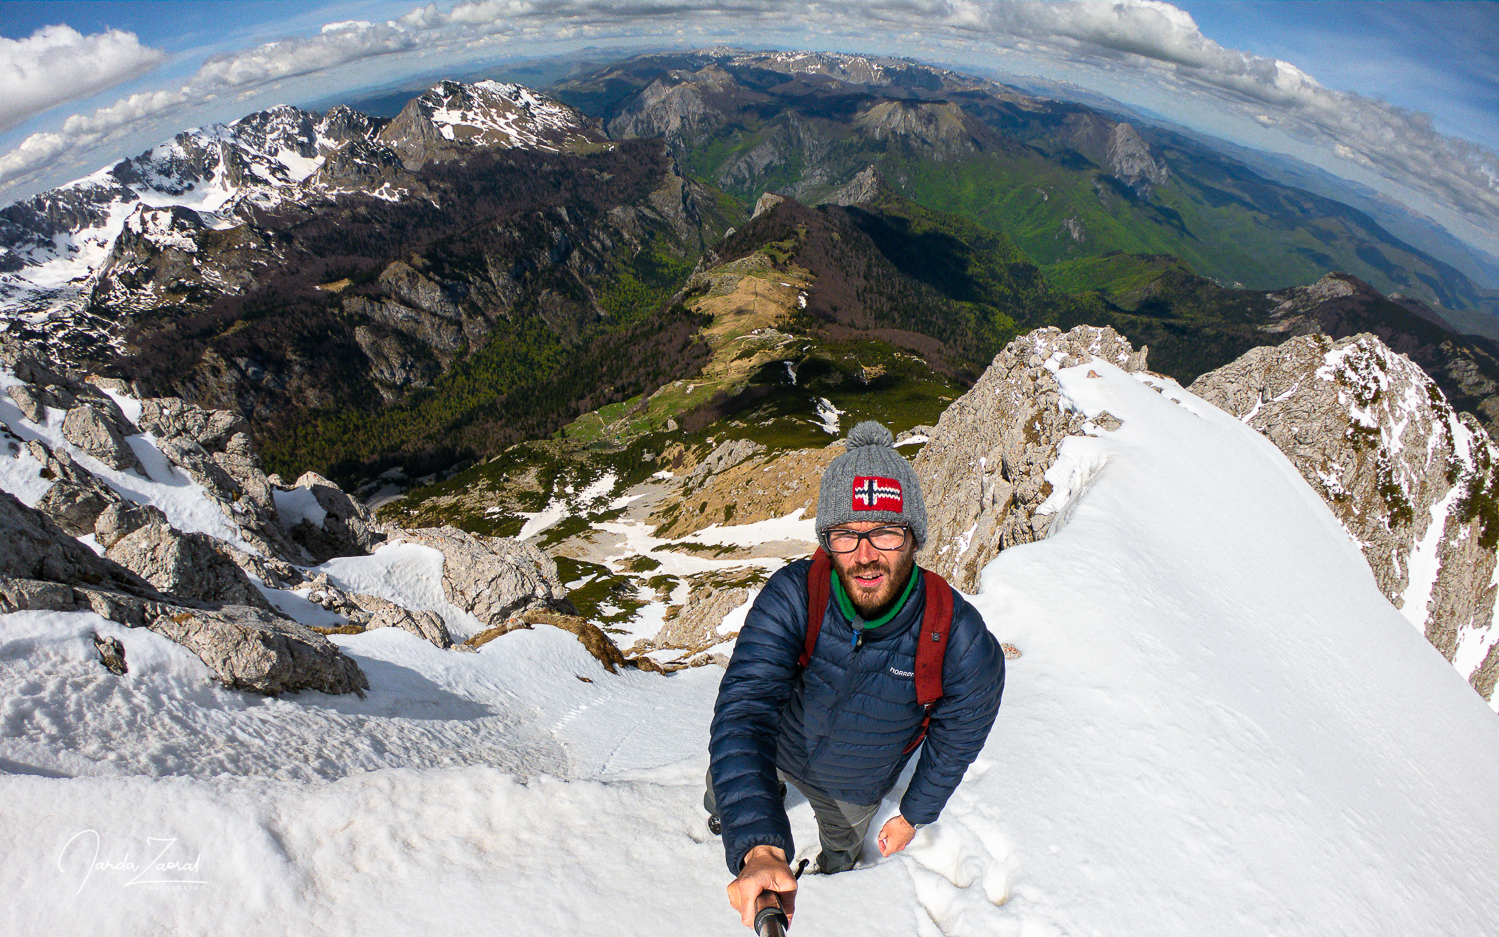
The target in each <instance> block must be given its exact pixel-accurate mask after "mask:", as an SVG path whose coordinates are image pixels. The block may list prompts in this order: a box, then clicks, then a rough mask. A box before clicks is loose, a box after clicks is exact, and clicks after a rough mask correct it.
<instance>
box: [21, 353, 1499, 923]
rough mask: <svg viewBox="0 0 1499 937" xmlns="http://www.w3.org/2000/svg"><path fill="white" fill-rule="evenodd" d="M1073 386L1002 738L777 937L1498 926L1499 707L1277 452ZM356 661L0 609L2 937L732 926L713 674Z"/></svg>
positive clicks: (1003, 595)
mask: <svg viewBox="0 0 1499 937" xmlns="http://www.w3.org/2000/svg"><path fill="white" fill-rule="evenodd" d="M1090 367H1091V369H1092V370H1094V371H1095V372H1097V373H1099V374H1100V375H1101V377H1100V378H1099V379H1096V380H1095V379H1089V378H1087V377H1086V376H1085V375H1086V372H1087V371H1088V370H1089V368H1090ZM1060 379H1061V381H1062V386H1063V388H1064V390H1065V391H1066V392H1067V394H1068V395H1070V398H1071V400H1072V401H1073V403H1074V405H1075V406H1077V407H1078V408H1080V409H1082V410H1083V411H1084V412H1086V413H1089V414H1092V413H1096V412H1098V411H1100V410H1102V409H1107V410H1108V411H1109V412H1110V413H1112V414H1114V415H1115V416H1116V417H1118V418H1120V419H1122V420H1123V425H1122V427H1120V428H1119V429H1118V430H1117V431H1115V432H1113V433H1109V434H1105V435H1102V436H1099V437H1096V438H1087V439H1071V440H1069V441H1067V442H1066V443H1065V444H1064V447H1063V450H1062V459H1061V460H1060V461H1059V464H1058V465H1057V466H1056V467H1054V469H1053V471H1052V472H1051V473H1050V475H1049V478H1050V480H1051V481H1052V483H1053V485H1054V486H1055V488H1056V492H1057V493H1056V495H1055V497H1054V499H1053V502H1052V505H1051V507H1053V508H1055V509H1056V510H1058V511H1059V512H1061V513H1062V514H1063V516H1064V520H1063V521H1062V522H1061V523H1059V524H1058V525H1056V526H1055V527H1054V528H1053V529H1054V532H1053V534H1052V535H1051V537H1050V538H1049V539H1047V540H1045V541H1042V542H1039V543H1035V544H1029V545H1026V546H1021V547H1016V548H1014V549H1011V550H1008V551H1006V552H1004V553H1003V554H1001V555H1000V556H999V557H998V558H997V559H996V560H995V561H994V562H993V563H992V564H991V565H990V566H989V567H988V568H987V569H986V571H985V574H984V579H983V583H984V585H983V589H982V592H981V594H980V595H979V596H977V597H976V599H975V601H976V603H977V604H978V605H979V607H980V608H981V610H982V611H983V612H984V613H985V616H986V618H987V620H988V621H989V623H990V626H991V628H993V630H995V632H996V633H997V634H998V635H999V636H1000V637H1001V638H1002V639H1003V640H1005V641H1008V642H1011V643H1014V644H1016V645H1017V646H1018V647H1020V648H1021V650H1022V651H1023V652H1024V656H1023V657H1021V658H1020V659H1018V660H1015V661H1012V662H1011V663H1010V670H1009V685H1008V687H1007V692H1006V697H1005V704H1004V707H1003V708H1002V709H1001V712H1000V717H999V721H998V724H997V725H996V728H995V730H994V733H993V735H992V737H991V739H990V742H989V745H988V747H987V748H986V750H985V751H984V753H983V755H982V756H981V758H980V760H979V761H978V763H976V764H975V766H974V768H973V769H972V770H971V771H970V773H969V776H968V778H967V780H966V781H965V783H964V784H963V786H962V787H960V788H959V790H958V792H957V794H956V795H955V796H954V798H953V800H952V801H951V802H950V804H949V806H948V809H947V811H946V812H945V813H944V815H943V817H942V819H941V821H939V822H938V823H936V824H934V825H932V826H931V827H928V828H927V829H924V830H923V831H921V832H920V833H919V834H918V837H917V839H916V841H915V842H914V843H913V845H912V846H911V848H910V849H909V850H907V852H906V853H904V854H901V855H898V856H896V857H893V858H892V859H890V860H886V861H882V862H878V863H875V864H874V865H873V866H872V867H869V868H865V869H862V870H859V871H855V872H852V873H848V874H845V875H840V876H836V877H833V878H827V879H822V878H817V879H808V880H806V881H805V882H804V885H803V893H802V897H801V899H800V901H799V902H798V914H797V920H796V927H795V928H794V932H796V933H806V934H854V933H858V934H867V935H873V937H880V935H909V934H913V933H914V934H924V935H936V934H948V935H1017V937H1019V935H1024V937H1039V935H1092V934H1100V935H1103V934H1108V935H1114V934H1118V935H1146V934H1148V935H1183V937H1204V935H1225V937H1227V935H1234V937H1238V935H1245V934H1284V935H1317V937H1322V935H1335V934H1359V935H1364V934H1369V935H1375V934H1390V935H1400V937H1408V935H1413V934H1420V935H1429V934H1452V935H1475V934H1484V933H1492V932H1493V931H1492V928H1493V922H1494V921H1495V920H1499V788H1496V779H1499V731H1496V730H1499V725H1496V723H1495V719H1494V714H1493V713H1492V712H1490V711H1489V710H1488V709H1487V708H1486V707H1485V706H1484V705H1483V702H1482V700H1481V699H1479V698H1478V697H1477V696H1476V695H1475V694H1474V693H1473V692H1472V690H1471V689H1470V688H1469V687H1468V686H1467V685H1466V684H1465V683H1464V682H1463V680H1462V678H1461V677H1460V676H1459V675H1458V674H1457V673H1456V672H1455V671H1454V670H1453V669H1452V668H1451V666H1450V665H1448V664H1447V662H1446V661H1445V660H1443V659H1442V657H1441V656H1440V655H1439V654H1438V653H1437V652H1436V651H1435V650H1434V649H1433V648H1432V647H1431V646H1430V645H1428V644H1427V643H1426V642H1425V641H1424V640H1423V639H1422V638H1421V637H1420V635H1418V634H1416V633H1415V632H1414V630H1413V629H1412V628H1411V627H1410V626H1409V624H1408V623H1406V622H1405V620H1404V619H1403V618H1402V617H1401V615H1400V614H1399V613H1398V612H1396V611H1395V610H1394V609H1393V608H1392V607H1391V606H1390V605H1389V603H1388V602H1387V601H1386V600H1385V599H1384V598H1383V597H1382V596H1381V595H1380V594H1379V592H1378V591H1377V589H1376V587H1375V585H1374V582H1373V579H1372V576H1371V574H1370V573H1369V570H1368V567H1367V565H1366V564H1365V563H1364V561H1363V559H1362V557H1361V556H1360V555H1359V553H1358V551H1357V548H1356V547H1355V546H1354V545H1353V544H1352V543H1350V542H1349V541H1348V539H1347V537H1346V536H1345V535H1344V533H1343V531H1342V530H1341V528H1340V527H1339V525H1338V524H1337V522H1336V520H1335V519H1334V518H1333V517H1332V515H1331V513H1330V512H1329V511H1328V509H1327V508H1326V507H1325V506H1324V504H1323V503H1322V501H1321V500H1320V499H1319V498H1318V497H1317V496H1316V495H1315V494H1314V493H1313V492H1312V491H1311V490H1310V489H1309V488H1308V487H1307V485H1306V484H1305V482H1303V481H1302V479H1301V478H1300V477H1299V475H1298V474H1297V473H1296V471H1295V470H1294V469H1293V468H1292V467H1291V466H1290V464H1289V463H1288V462H1287V461H1286V460H1285V459H1284V457H1283V456H1281V454H1280V453H1279V452H1278V451H1277V450H1276V449H1275V448H1274V447H1273V446H1272V445H1271V444H1270V443H1269V442H1268V441H1266V440H1265V439H1263V438H1262V437H1260V436H1259V435H1258V434H1256V433H1255V432H1254V431H1252V430H1250V429H1248V428H1247V427H1245V426H1243V425H1241V424H1239V423H1238V422H1237V421H1235V420H1234V419H1233V418H1231V417H1229V416H1228V415H1227V414H1224V413H1221V412H1220V411H1218V410H1216V409H1215V408H1213V407H1211V406H1209V405H1207V404H1205V403H1203V402H1201V401H1200V400H1198V399H1197V398H1195V397H1193V396H1192V395H1190V394H1188V393H1187V392H1185V391H1183V390H1181V389H1180V388H1178V387H1176V386H1175V385H1173V384H1170V383H1169V382H1165V383H1160V384H1158V386H1159V387H1160V388H1161V389H1162V390H1163V391H1164V393H1156V392H1155V391H1154V390H1153V389H1152V388H1151V387H1148V386H1146V384H1145V383H1144V382H1145V381H1156V380H1158V379H1155V378H1151V377H1148V376H1147V375H1141V376H1140V378H1139V379H1137V378H1136V377H1133V376H1130V375H1127V374H1125V373H1123V372H1121V371H1119V370H1117V369H1116V368H1113V367H1112V366H1110V365H1107V364H1104V363H1101V362H1095V363H1093V364H1092V365H1091V366H1085V367H1082V368H1075V369H1070V370H1067V371H1063V372H1062V373H1061V374H1060ZM373 561H374V558H372V560H371V562H373ZM339 562H340V563H344V564H348V563H350V562H351V561H349V560H341V561H339ZM356 562H357V561H356ZM344 573H345V574H346V575H351V576H352V575H355V573H356V571H355V570H352V569H348V568H345V569H344ZM95 627H97V628H99V629H101V630H106V631H107V632H108V633H110V634H116V635H118V636H119V637H120V639H121V640H122V641H123V642H124V643H125V645H126V647H127V649H128V657H129V659H130V660H131V662H132V665H133V666H132V671H131V673H130V674H129V675H128V676H126V677H124V678H115V677H113V676H110V675H109V674H107V673H105V672H104V671H103V670H102V669H100V668H98V667H97V665H96V664H94V663H93V661H92V660H91V659H90V656H89V655H91V654H92V650H91V648H90V647H89V645H88V644H87V637H86V635H87V631H88V630H89V629H91V628H95ZM339 640H340V643H341V645H342V646H343V647H344V649H345V651H346V652H347V653H350V654H352V655H353V656H355V657H356V658H358V660H359V663H360V666H361V667H363V668H364V669H365V672H366V673H367V674H369V677H370V682H371V685H372V687H373V689H372V691H371V693H370V695H369V697H368V699H366V700H363V701H358V700H345V699H336V700H335V699H332V698H329V697H324V696H320V695H318V694H313V693H306V694H301V695H299V696H296V697H287V698H284V699H280V700H253V701H252V700H247V699H246V698H244V697H242V696H239V695H238V694H230V693H227V692H225V691H220V690H217V689H214V688H213V687H211V686H210V685H208V684H207V682H206V671H205V670H204V669H203V668H202V667H201V665H200V664H197V662H196V661H195V660H194V659H192V658H190V656H188V655H186V654H185V653H184V652H180V650H179V649H176V648H175V647H174V646H173V645H170V644H168V643H166V642H164V641H162V640H161V639H160V638H158V637H157V636H155V635H153V634H150V633H147V632H144V631H128V630H126V629H122V628H118V627H117V626H113V625H109V624H108V623H105V622H102V621H100V620H97V619H93V618H91V616H87V615H82V614H74V615H62V614H45V613H18V614H13V615H9V616H4V618H3V620H0V767H3V768H4V769H5V770H7V771H10V772H14V774H13V775H11V776H0V844H3V846H0V848H3V850H4V855H5V856H7V857H8V858H9V859H11V861H10V862H7V863H6V864H5V866H4V871H3V872H0V882H3V886H0V887H3V889H4V892H5V893H6V894H7V895H8V896H10V901H8V902H7V907H6V910H5V912H4V915H3V916H0V932H5V933H18V934H20V933H44V932H56V933H78V932H84V931H87V932H91V933H104V934H109V933H128V934H135V933H148V932H159V931H163V930H165V931H169V932H174V933H189V934H198V933H204V934H206V933H220V932H223V931H226V930H227V931H229V932H242V933H279V932H294V933H313V932H316V933H330V934H354V933H381V934H405V933H422V934H426V933H432V932H438V933H442V932H457V933H476V934H507V935H508V934H558V933H570V934H610V935H613V934H653V935H655V934H661V933H691V934H735V933H744V931H742V930H741V928H740V927H739V925H738V922H737V917H736V916H735V915H734V914H733V913H732V912H730V910H729V908H728V906H727V903H726V901H725V899H724V893H723V886H724V885H725V884H726V876H725V873H724V869H723V860H722V850H721V848H720V845H719V843H718V842H717V841H716V840H715V839H713V838H711V837H709V836H708V834H707V832H706V830H705V828H704V824H703V820H704V814H703V812H702V808H701V806H700V804H699V799H700V797H701V792H702V774H703V769H704V768H705V766H706V753H705V752H704V746H705V743H706V735H707V724H708V720H709V717H710V712H711V706H712V698H713V694H714V691H715V684H716V681H717V677H718V674H719V673H720V672H719V671H718V670H716V669H715V668H711V667H710V668H700V669H696V670H688V671H682V672H680V673H677V674H674V675H672V676H670V677H664V678H663V677H659V676H655V675H650V674H644V673H639V672H633V671H632V672H625V673H622V674H620V675H610V674H607V673H606V672H604V671H603V670H602V669H601V668H600V666H599V665H598V664H597V662H595V661H594V659H593V658H592V657H590V656H588V655H587V654H586V652H584V651H583V649H582V647H581V646H580V645H579V644H578V642H577V641H576V640H574V639H573V638H572V636H571V635H568V634H565V633H562V632H560V631H557V630H555V629H549V628H538V629H537V630H535V631H520V632H516V633H513V634H509V635H506V636H504V637H502V638H500V639H497V640H495V641H493V642H491V643H489V644H487V645H485V646H484V647H483V648H482V650H481V651H480V653H478V654H454V653H451V652H446V653H445V652H440V651H437V650H436V649H434V648H432V647H431V646H430V645H427V644H424V643H423V642H421V641H419V640H417V639H416V638H414V637H412V636H410V635H407V634H405V633H403V632H397V631H395V629H385V630H384V631H381V632H374V633H369V634H364V635H357V636H350V637H344V638H340V639H339ZM55 775H76V776H73V777H57V776H55ZM895 801H896V797H892V798H891V800H890V801H889V802H888V803H887V804H886V805H885V808H884V812H885V813H887V814H888V813H889V812H891V811H893V810H894V804H895ZM791 815H792V821H793V826H794V828H795V831H796V833H797V837H798V840H799V841H801V842H804V843H805V842H810V841H811V839H812V829H813V827H812V821H811V816H810V812H809V810H808V808H807V806H806V804H805V803H802V802H800V801H799V800H795V801H793V803H792V805H791ZM158 856H159V857H158ZM867 856H868V857H869V858H871V859H872V858H873V857H874V856H873V854H872V853H868V854H867ZM153 857H158V858H157V861H156V862H155V863H154V864H153V863H152V862H151V861H150V860H152V858H153ZM153 882H154V883H155V884H152V883H153Z"/></svg>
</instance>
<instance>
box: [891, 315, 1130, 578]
mask: <svg viewBox="0 0 1499 937" xmlns="http://www.w3.org/2000/svg"><path fill="white" fill-rule="evenodd" d="M1146 351H1147V349H1145V348H1141V349H1140V350H1139V351H1135V350H1134V349H1133V348H1132V347H1130V344H1129V342H1127V341H1126V340H1125V339H1124V338H1122V337H1121V336H1120V335H1119V334H1118V333H1117V332H1115V331H1114V330H1113V329H1111V328H1107V327H1105V328H1101V329H1100V328H1095V327H1093V326H1086V325H1080V326H1078V327H1076V328H1074V329H1073V330H1072V331H1070V332H1067V333H1066V334H1063V333H1062V332H1060V331H1059V330H1057V329H1054V328H1047V329H1037V330H1036V331H1034V332H1031V333H1030V334H1028V335H1024V336H1022V337H1020V338H1017V339H1015V340H1014V341H1012V342H1010V344H1009V345H1007V346H1005V349H1004V351H1001V352H1000V353H999V354H998V355H996V356H995V358H994V361H993V363H991V364H990V365H989V368H988V370H986V371H985V372H984V375H983V377H981V378H979V381H978V383H976V384H974V385H973V388H972V389H971V390H969V391H968V393H966V394H964V395H963V396H962V397H960V398H958V399H957V400H955V401H953V404H952V406H951V407H949V408H948V409H947V411H946V412H945V413H943V414H942V418H941V419H940V420H939V421H938V422H937V427H936V430H935V432H934V433H933V434H932V438H931V441H930V442H928V443H927V444H926V446H925V447H924V448H923V449H922V451H921V454H920V455H918V456H917V457H916V461H915V465H914V467H915V469H916V474H917V477H919V478H920V479H921V490H922V492H923V493H924V496H925V498H926V509H927V542H926V543H925V544H924V545H923V546H922V550H921V553H920V554H919V556H918V560H917V562H919V563H920V564H921V565H922V566H924V567H926V568H927V569H932V570H935V571H936V572H938V573H941V574H942V575H943V576H944V577H946V578H947V579H948V581H949V582H951V583H952V584H953V585H954V586H955V587H957V588H958V589H961V590H963V591H965V592H973V591H976V590H977V589H978V576H979V572H980V571H981V570H982V569H983V568H984V566H985V565H986V564H988V562H989V561H990V560H991V559H993V558H994V557H995V556H996V555H997V554H998V553H999V552H1000V551H1001V550H1003V549H1005V548H1006V547H1010V546H1014V545H1015V544H1017V543H1030V542H1033V541H1036V540H1041V539H1043V538H1045V536H1046V535H1047V533H1048V532H1049V530H1050V526H1051V521H1052V514H1051V513H1050V512H1049V511H1045V510H1043V507H1042V506H1043V505H1044V504H1045V502H1046V499H1047V497H1048V496H1049V495H1050V494H1051V483H1050V482H1048V481H1046V479H1045V478H1044V476H1045V474H1046V470H1047V469H1048V468H1050V467H1051V465H1052V463H1053V462H1054V461H1056V456H1057V447H1058V446H1059V445H1061V442H1062V440H1063V439H1065V438H1066V437H1068V436H1075V435H1081V434H1082V433H1084V431H1085V430H1084V426H1085V421H1084V419H1083V417H1082V415H1081V414H1078V413H1075V412H1071V411H1067V410H1063V409H1062V406H1061V389H1060V387H1059V385H1058V384H1057V380H1056V377H1055V374H1054V370H1053V369H1054V368H1057V367H1064V368H1065V367H1073V366H1075V365H1078V364H1085V363H1087V362H1088V361H1089V360H1091V359H1092V358H1093V357H1094V356H1097V357H1099V358H1102V359H1104V360H1106V361H1108V362H1110V363H1112V364H1115V365H1118V366H1119V367H1121V368H1123V369H1124V370H1126V371H1140V370H1144V368H1145V355H1146ZM1105 422H1107V421H1105ZM1113 425H1114V426H1117V425H1119V424H1118V423H1117V422H1116V423H1114V424H1113Z"/></svg>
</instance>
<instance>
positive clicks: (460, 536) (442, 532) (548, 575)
mask: <svg viewBox="0 0 1499 937" xmlns="http://www.w3.org/2000/svg"><path fill="white" fill-rule="evenodd" d="M400 537H401V539H403V540H407V541H410V542H412V543H420V544H422V545H424V546H429V547H432V548H434V549H436V550H439V551H440V552H441V553H442V555H443V565H442V588H443V592H444V594H446V595H447V598H448V601H449V602H452V603H453V604H454V605H456V606H458V607H459V608H461V609H463V610H464V611H466V612H468V613H470V614H472V615H473V616H474V617H475V618H477V619H479V621H481V622H483V623H484V624H485V625H489V626H494V625H499V624H501V623H503V622H504V621H505V620H506V619H507V618H509V617H510V616H512V615H515V614H516V613H518V612H522V611H527V610H532V609H534V610H539V611H557V612H562V613H565V614H573V613H574V612H575V611H576V610H575V609H574V608H573V607H572V603H571V602H569V601H568V600H567V590H566V589H565V588H563V586H562V582H561V580H559V579H558V578H557V564H556V563H555V562H553V561H552V558H551V557H549V556H547V555H546V554H545V553H542V552H541V550H539V549H537V548H536V547H535V546H533V545H531V544H529V543H523V542H521V541H519V540H512V539H509V538H506V537H477V536H474V535H473V534H470V533H467V532H465V531H462V530H459V529H458V528H456V527H426V528H421V529H419V530H404V531H401V533H400Z"/></svg>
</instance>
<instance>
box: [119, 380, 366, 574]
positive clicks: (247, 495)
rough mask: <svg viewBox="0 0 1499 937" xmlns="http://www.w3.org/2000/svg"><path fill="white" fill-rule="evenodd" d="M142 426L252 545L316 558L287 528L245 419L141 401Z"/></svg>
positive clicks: (165, 400) (300, 558) (182, 404)
mask: <svg viewBox="0 0 1499 937" xmlns="http://www.w3.org/2000/svg"><path fill="white" fill-rule="evenodd" d="M137 422H138V424H139V426H140V427H141V429H142V430H144V431H146V432H149V433H151V434H153V435H154V436H156V437H157V439H156V447H157V448H158V449H160V450H161V452H162V454H163V455H165V456H166V457H167V460H168V461H169V462H171V463H172V465H174V466H175V467H177V468H179V469H181V470H182V471H183V472H184V473H185V474H186V475H187V476H188V477H189V478H191V479H192V480H193V481H195V482H197V483H198V484H200V485H202V486H203V489H204V491H205V492H206V494H207V495H208V497H209V498H210V499H211V500H213V501H214V502H215V503H217V504H218V506H219V509H220V510H222V511H223V512H224V516H225V517H227V518H229V519H230V520H231V521H232V522H233V523H234V525H235V526H236V527H237V528H239V531H240V536H241V537H242V538H243V539H244V541H245V542H246V543H248V544H250V545H251V546H253V547H254V548H255V549H256V550H258V551H260V552H261V553H262V554H265V555H267V556H270V557H276V558H278V559H280V560H284V561H289V562H293V563H306V562H308V560H309V559H311V557H310V556H309V554H308V553H307V552H306V551H305V550H304V549H303V548H302V547H301V546H300V545H299V544H298V543H296V542H295V541H294V540H293V539H291V538H290V537H288V536H287V532H286V530H285V529H284V528H283V526H282V523H281V518H280V515H279V514H278V512H277V510H276V503H275V497H274V495H273V487H272V485H271V482H270V479H269V478H267V477H266V474H265V472H264V471H262V470H261V468H260V462H259V460H258V459H257V458H256V455H255V451H254V448H253V446H252V445H251V442H250V434H249V426H248V425H247V424H246V423H245V421H244V419H243V418H242V417H240V416H239V415H238V414H235V413H230V412H228V411H224V410H209V409H205V408H203V407H199V406H196V405H194V404H190V403H187V402H186V401H183V400H180V399H178V398H176V397H153V398H147V399H145V400H142V401H141V415H140V419H139V420H138V421H137ZM361 552H362V551H361Z"/></svg>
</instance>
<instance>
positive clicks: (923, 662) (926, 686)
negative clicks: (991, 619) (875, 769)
mask: <svg viewBox="0 0 1499 937" xmlns="http://www.w3.org/2000/svg"><path fill="white" fill-rule="evenodd" d="M832 571H833V560H832V557H830V556H828V554H827V551H825V550H823V549H822V548H821V547H818V548H817V552H816V553H814V554H812V567H811V568H810V569H809V570H807V639H806V641H805V643H804V644H803V646H802V654H801V657H799V658H797V661H796V663H797V666H799V667H800V668H801V669H802V670H806V669H807V665H808V664H810V663H811V662H812V652H813V651H814V650H815V649H816V648H817V636H818V634H819V633H821V631H822V619H823V616H824V615H826V614H827V611H828V601H829V599H830V598H831V581H830V577H831V575H832ZM920 572H921V574H922V575H923V576H925V577H926V608H925V609H924V610H923V612H922V616H921V634H920V636H918V637H917V639H916V668H915V673H916V702H917V703H919V704H920V705H921V706H922V707H923V708H924V709H925V710H926V712H925V714H924V715H923V716H922V717H921V731H920V732H917V733H916V738H915V739H913V740H912V741H911V744H910V745H907V746H906V750H905V752H902V754H909V753H910V752H912V751H915V749H916V746H918V745H920V744H921V741H922V739H925V738H926V730H927V727H928V726H929V725H931V722H932V707H934V706H936V705H937V701H938V700H939V699H941V698H942V659H943V658H944V657H945V656H947V635H948V632H949V631H951V630H952V611H953V609H952V588H951V587H950V586H949V585H948V584H947V580H945V579H943V578H942V577H941V576H939V575H937V574H936V573H934V572H932V571H931V570H929V569H923V570H920ZM928 636H930V638H931V640H926V639H927V637H928Z"/></svg>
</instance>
